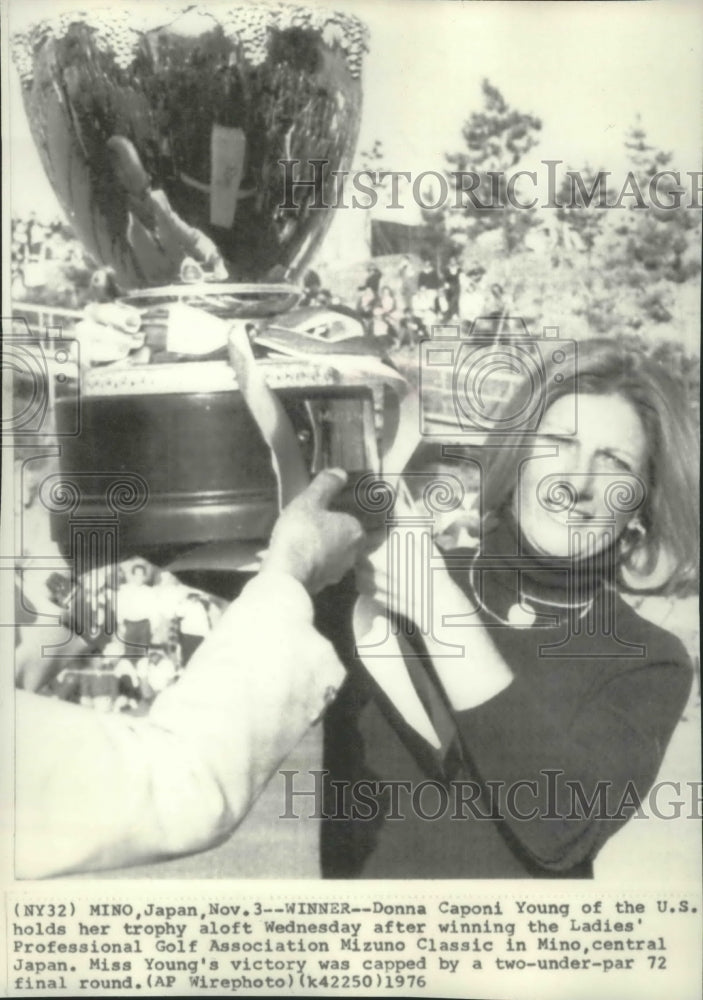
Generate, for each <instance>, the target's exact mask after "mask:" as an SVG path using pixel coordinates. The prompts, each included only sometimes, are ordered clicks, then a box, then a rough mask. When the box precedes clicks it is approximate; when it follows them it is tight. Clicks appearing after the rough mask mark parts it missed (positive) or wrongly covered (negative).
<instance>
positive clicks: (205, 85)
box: [13, 0, 366, 290]
mask: <svg viewBox="0 0 703 1000" xmlns="http://www.w3.org/2000/svg"><path fill="white" fill-rule="evenodd" d="M365 38H366V29H365V28H364V26H363V25H362V23H361V22H360V21H359V20H358V19H357V18H355V17H353V16H350V15H345V14H339V13H333V12H329V11H322V10H320V9H318V8H315V7H304V6H295V5H290V4H287V3H282V2H273V3H266V2H263V3H262V2H256V3H254V2H250V3H242V2H241V0H240V2H239V3H236V4H232V5H230V4H210V5H206V6H199V5H197V4H196V5H192V4H190V5H183V4H181V5H178V4H170V3H162V4H159V5H156V6H155V5H151V4H144V5H141V4H140V5H137V4H131V5H130V6H129V8H128V9H126V8H120V7H117V8H116V9H115V10H112V9H110V8H96V9H95V10H94V11H93V12H92V13H91V12H89V11H88V12H86V11H76V12H73V13H71V12H68V13H62V14H60V15H56V16H54V17H50V18H47V19H44V20H42V21H39V22H37V23H35V24H33V25H32V26H31V27H30V28H29V29H28V30H27V31H25V32H24V33H21V34H18V35H16V36H15V37H14V39H13V55H14V59H15V63H16V65H17V68H18V72H19V75H20V80H21V86H22V95H23V100H24V105H25V108H26V112H27V116H28V119H29V124H30V129H31V132H32V135H33V138H34V140H35V143H36V146H37V148H38V150H39V154H40V157H41V160H42V162H43V165H44V168H45V170H46V173H47V175H48V177H49V180H50V182H51V184H52V186H53V189H54V191H55V193H56V195H57V197H58V199H59V201H60V203H61V205H62V206H63V208H64V210H65V211H66V213H67V216H68V218H69V220H70V222H71V224H72V226H73V227H74V229H75V231H76V234H77V235H78V237H79V238H80V239H81V241H82V242H83V244H84V245H85V247H86V248H87V250H88V251H89V252H90V253H91V255H92V256H93V257H94V258H95V259H96V260H97V261H99V262H100V263H101V264H103V265H104V266H109V267H111V268H112V269H113V270H114V273H115V276H116V280H117V282H118V284H119V285H120V286H121V287H122V288H123V289H125V290H129V289H145V288H150V287H155V286H157V287H158V286H164V285H168V284H170V283H171V282H173V281H176V280H178V277H179V269H180V266H181V264H182V262H183V260H184V258H186V257H188V258H194V259H195V260H196V261H197V262H198V263H200V264H202V266H203V268H204V269H205V270H206V271H207V270H208V269H210V271H211V272H212V270H213V268H214V275H213V274H211V276H214V277H215V279H216V280H219V281H226V282H235V283H242V282H244V283H251V282H266V281H269V282H275V281H281V280H283V279H285V280H287V281H292V280H295V278H296V277H297V276H298V275H300V273H301V272H302V270H303V269H304V268H305V266H306V264H307V262H308V261H309V260H310V258H311V257H312V255H313V254H314V252H315V250H316V249H317V247H318V246H319V243H320V241H321V240H322V238H323V237H324V234H325V232H326V230H327V227H328V226H329V223H330V221H331V218H332V216H331V210H330V208H324V207H320V206H323V205H326V206H329V205H332V204H334V201H335V184H336V181H335V178H334V176H333V171H336V170H345V169H347V168H348V167H349V165H350V160H351V156H352V153H353V151H354V147H355V144H356V139H357V134H358V128H359V118H360V111H361V80H360V71H361V60H362V55H363V51H364V49H365V47H366V41H365ZM280 161H284V163H281V162H280ZM311 161H315V162H314V163H313V162H311ZM299 182H303V183H302V185H301V184H300V183H299ZM306 182H307V184H306Z"/></svg>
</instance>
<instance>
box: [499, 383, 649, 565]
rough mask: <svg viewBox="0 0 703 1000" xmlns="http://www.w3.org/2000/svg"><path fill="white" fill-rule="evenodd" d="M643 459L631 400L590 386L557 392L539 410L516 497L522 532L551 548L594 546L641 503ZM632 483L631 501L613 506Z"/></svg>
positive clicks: (571, 550) (583, 551)
mask: <svg viewBox="0 0 703 1000" xmlns="http://www.w3.org/2000/svg"><path fill="white" fill-rule="evenodd" d="M574 412H575V413H576V418H577V419H576V433H573V432H574V426H573V422H574V419H573V418H574ZM550 446H551V447H550ZM646 461H647V440H646V436H645V430H644V426H643V424H642V421H641V419H640V417H639V414H638V413H637V410H636V409H635V407H634V406H633V405H632V403H630V402H629V400H627V399H625V398H624V397H623V396H619V395H589V394H587V393H581V394H580V395H579V396H577V397H575V396H574V395H569V396H562V397H560V398H559V399H557V400H556V401H555V402H554V403H552V405H551V406H550V407H549V409H548V410H547V411H546V413H545V414H544V417H543V419H542V423H541V426H540V435H539V437H538V438H536V440H535V445H534V448H533V451H532V456H531V457H530V459H529V460H528V461H526V462H523V464H522V467H521V472H520V479H519V485H518V488H517V490H516V492H515V496H514V498H513V513H514V515H515V517H516V519H517V521H518V524H519V525H520V530H521V532H522V534H523V536H524V538H525V539H526V540H527V542H528V543H529V544H530V545H531V546H532V547H533V548H535V549H537V550H538V551H540V552H543V553H545V554H547V555H552V556H558V557H566V556H569V555H575V556H577V557H582V556H585V555H592V554H594V553H595V552H599V551H600V550H601V549H603V548H604V547H605V546H607V545H608V544H609V543H610V542H612V540H613V537H615V538H619V537H620V535H621V533H622V531H623V529H624V528H625V526H626V525H627V524H628V522H629V521H631V520H632V519H633V517H635V516H636V510H637V508H638V507H641V505H642V501H643V500H644V494H645V489H646V483H644V481H643V476H644V470H645V466H646ZM618 483H621V484H624V486H623V488H622V489H618V486H617V484H618ZM629 490H632V491H634V494H635V497H636V498H637V499H635V509H628V510H618V507H619V506H621V505H623V500H624V499H625V495H626V493H627V492H628V491H629ZM608 499H609V500H610V503H608ZM578 536H580V538H579V537H578Z"/></svg>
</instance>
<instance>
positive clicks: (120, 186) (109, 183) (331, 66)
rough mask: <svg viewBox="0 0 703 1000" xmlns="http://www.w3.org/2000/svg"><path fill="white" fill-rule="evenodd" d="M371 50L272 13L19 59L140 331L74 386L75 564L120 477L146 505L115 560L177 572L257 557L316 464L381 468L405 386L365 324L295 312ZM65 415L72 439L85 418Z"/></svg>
mask: <svg viewBox="0 0 703 1000" xmlns="http://www.w3.org/2000/svg"><path fill="white" fill-rule="evenodd" d="M365 47H366V30H365V28H364V26H363V25H362V24H361V22H359V21H358V20H357V19H356V18H355V17H353V16H349V15H346V14H339V13H332V12H329V11H322V10H320V9H319V8H317V7H305V6H293V5H290V4H287V3H278V2H275V3H261V2H256V3H254V2H252V3H246V4H244V3H238V4H233V5H230V4H220V3H217V4H214V3H213V4H196V5H187V6H184V5H171V4H168V3H161V4H159V5H158V7H154V6H151V5H147V4H145V5H137V4H130V5H129V7H126V8H125V7H122V8H120V7H118V8H117V9H116V10H111V9H101V10H98V9H92V10H90V11H89V12H85V11H75V12H69V13H63V14H61V15H59V16H56V17H54V18H51V19H48V20H43V21H40V22H39V23H36V24H35V25H33V26H32V27H31V28H30V29H29V30H28V31H27V32H25V33H24V34H23V35H21V36H18V37H16V38H15V39H14V56H15V61H16V64H17V67H18V70H19V73H20V78H21V83H22V88H23V97H24V103H25V107H26V110H27V115H28V118H29V122H30V126H31V130H32V134H33V136H34V139H35V142H36V144H37V147H38V149H39V153H40V155H41V158H42V161H43V164H44V167H45V169H46V172H47V175H48V177H49V179H50V181H51V183H52V186H53V188H54V191H55V192H56V194H57V196H58V198H59V200H60V202H61V204H62V205H63V207H64V209H65V211H66V213H67V215H68V217H69V219H70V221H71V223H72V225H73V226H74V228H75V231H76V233H77V234H78V235H79V237H80V238H81V240H82V241H83V242H84V244H85V246H86V248H87V249H88V250H89V252H90V253H91V254H92V255H93V256H94V257H95V258H96V260H97V261H99V262H101V263H102V264H103V265H105V266H108V267H110V268H111V269H112V270H113V272H114V277H115V281H116V283H117V285H118V287H119V288H120V290H121V292H122V301H123V302H127V303H129V304H130V305H131V306H132V307H133V308H134V309H136V310H137V311H138V313H139V317H140V330H141V335H142V336H141V340H138V343H139V345H140V346H139V349H138V350H135V351H134V352H132V353H131V354H130V355H129V356H128V357H126V358H125V359H124V360H122V361H120V362H117V363H114V362H113V363H112V364H107V365H104V364H103V365H100V364H94V365H91V366H89V367H86V366H85V365H82V367H81V380H80V432H79V433H78V434H77V435H75V436H71V435H70V434H69V435H67V436H66V437H65V438H63V439H62V440H63V443H62V456H61V471H60V474H59V476H58V477H57V479H56V481H55V482H53V483H51V484H49V485H48V486H47V488H46V491H45V492H46V496H45V498H44V499H45V502H46V503H47V505H48V506H49V507H50V508H51V509H52V511H53V513H52V525H53V533H54V536H55V538H56V539H57V540H58V541H59V542H60V543H61V544H62V545H63V547H64V549H65V550H68V549H69V548H70V545H71V540H70V539H71V530H70V524H71V518H72V517H74V516H75V512H76V509H77V507H80V511H81V512H82V516H83V517H85V516H94V517H95V518H96V519H97V520H99V519H100V518H101V517H103V516H104V515H105V511H106V503H108V501H109V502H114V497H115V491H114V489H113V490H112V493H111V492H110V490H111V487H110V482H112V480H111V478H110V477H116V479H115V481H117V482H119V479H120V476H122V477H123V478H124V477H127V478H126V480H125V482H127V483H128V484H129V485H128V486H125V487H124V490H126V493H127V494H130V491H132V492H134V494H135V497H134V500H133V502H124V503H123V505H122V508H121V513H120V517H121V522H120V532H121V546H122V552H123V553H125V552H137V551H139V552H141V553H142V554H147V555H149V554H150V555H151V556H152V557H153V558H154V559H155V561H160V562H161V563H162V564H163V563H164V560H165V561H168V556H169V555H171V554H173V550H174V549H176V550H182V549H183V548H187V547H189V546H191V547H192V546H203V545H206V544H207V543H210V544H211V545H212V544H213V543H214V544H216V545H218V544H220V543H221V542H224V541H228V542H231V541H232V540H236V541H239V542H241V541H256V540H263V539H265V538H266V537H267V535H268V532H269V531H270V528H271V526H272V523H273V521H274V519H275V517H276V514H277V510H278V508H279V506H280V504H281V503H284V502H286V501H287V500H288V499H290V496H291V495H292V493H294V492H295V490H296V489H298V488H300V486H301V484H302V480H303V479H304V477H305V476H306V475H310V474H312V473H314V472H315V471H317V470H318V469H319V468H322V467H324V466H325V465H332V464H335V465H342V466H344V467H345V468H347V469H348V471H349V472H350V474H351V481H352V483H353V482H354V481H355V479H358V478H359V477H360V476H361V475H362V474H363V473H364V472H368V471H369V470H370V471H378V461H379V459H378V455H379V450H380V449H381V448H382V443H381V442H382V440H383V436H384V434H385V439H386V443H387V440H388V438H389V434H392V431H391V432H389V428H388V421H387V420H386V421H385V426H384V414H385V415H386V416H387V415H388V414H389V413H394V414H397V404H395V403H391V404H390V405H389V404H388V398H389V396H392V397H394V398H395V397H397V395H398V391H399V385H400V382H401V381H402V380H399V379H398V378H397V377H396V376H395V374H394V373H393V371H392V370H391V369H389V368H388V367H387V366H385V365H382V364H381V363H380V361H379V360H378V358H375V357H373V356H372V355H373V348H372V347H371V348H369V347H368V346H367V342H366V341H365V340H364V336H363V328H362V327H361V325H360V324H358V323H357V321H356V320H355V319H353V318H351V317H349V316H348V315H347V316H343V315H341V314H340V316H339V317H337V318H336V319H335V318H333V319H332V321H331V322H330V321H329V317H327V321H326V322H321V321H318V320H319V318H318V320H316V319H315V317H314V316H313V317H312V318H311V317H310V316H309V315H307V314H306V315H307V326H306V324H305V323H304V322H303V323H297V322H296V319H297V318H298V316H299V315H301V314H300V311H297V312H296V310H295V304H296V302H297V299H298V294H299V292H298V288H297V286H296V284H295V282H296V281H298V279H299V278H300V276H301V274H302V272H303V270H304V269H305V267H306V266H307V264H308V262H309V261H310V260H311V258H312V255H313V254H314V253H315V251H316V249H317V248H318V246H319V244H320V241H321V240H322V239H323V237H324V234H325V232H326V230H327V228H328V225H329V223H330V221H331V217H332V216H331V211H330V210H329V209H328V208H325V207H320V206H321V205H328V204H330V203H333V202H334V188H335V178H334V176H333V172H334V171H336V170H344V169H346V168H348V167H349V165H350V160H351V156H352V153H353V150H354V146H355V142H356V138H357V133H358V127H359V117H360V108H361V80H360V73H361V63H362V56H363V52H364V49H365ZM218 324H219V325H218ZM233 324H234V326H235V327H236V330H235V335H234V336H232V335H231V329H232V325H233ZM222 330H229V331H230V333H225V334H223V333H222V332H221V331H222ZM340 331H341V333H340ZM203 345H205V346H203ZM208 345H209V346H208ZM84 346H85V345H84ZM83 353H84V355H85V351H84V352H83ZM255 355H256V357H255ZM83 361H85V356H84V358H83ZM74 388H75V387H74ZM271 390H273V395H274V397H275V402H274V403H271V398H272V395H271ZM262 401H263V402H262ZM56 412H57V422H58V425H59V430H60V429H61V424H62V420H67V419H68V418H69V414H70V419H74V413H75V406H74V403H73V401H69V400H63V399H62V398H61V394H59V398H58V399H57V403H56ZM262 412H263V416H262ZM281 429H283V436H281ZM276 442H278V444H277V445H276ZM282 442H283V443H282ZM293 451H295V453H296V455H295V456H294V457H291V456H292V452H293ZM272 454H273V462H272ZM301 465H302V467H303V471H302V472H301ZM106 484H107V485H106ZM140 491H141V492H140ZM77 495H79V499H78V500H76V496H77ZM66 497H69V501H70V502H67V501H66ZM106 498H107V500H106ZM111 498H112V499H111Z"/></svg>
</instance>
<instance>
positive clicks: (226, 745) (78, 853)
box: [15, 572, 344, 878]
mask: <svg viewBox="0 0 703 1000" xmlns="http://www.w3.org/2000/svg"><path fill="white" fill-rule="evenodd" d="M312 622H313V611H312V604H311V601H310V598H309V597H308V595H307V593H306V592H305V590H304V588H303V587H302V586H301V585H300V584H299V583H297V582H296V581H295V580H294V579H293V578H292V577H288V576H285V575H283V574H277V573H270V572H267V573H262V574H260V575H259V576H257V577H255V578H254V579H253V580H251V581H250V582H249V583H248V584H247V586H246V587H245V588H244V590H243V591H242V594H241V595H240V597H239V598H238V599H237V600H236V601H235V602H234V603H233V604H232V605H231V606H230V607H229V608H228V610H227V611H226V612H225V614H224V615H223V616H222V618H221V619H220V621H219V622H218V624H217V626H216V627H215V629H214V630H213V631H212V632H211V633H210V635H209V636H208V637H207V639H206V640H205V641H204V642H203V643H202V644H201V645H200V647H199V648H198V650H197V651H196V653H195V654H194V656H193V657H192V659H191V661H190V663H189V665H188V668H187V670H186V671H185V672H184V674H183V676H182V677H181V679H180V681H179V682H178V683H177V684H175V685H174V686H173V687H171V688H168V689H167V690H166V691H164V692H163V693H162V694H161V695H160V696H159V697H158V698H157V699H156V701H155V702H154V704H153V706H152V709H151V712H150V714H149V716H148V717H145V718H141V719H137V718H129V717H126V716H119V715H102V714H99V713H97V712H92V711H90V710H89V709H85V708H81V707H79V706H75V705H71V704H67V703H65V702H61V701H59V700H57V699H51V698H44V697H41V696H39V695H35V694H30V693H27V692H25V691H18V692H17V713H16V775H17V777H16V806H17V808H16V845H17V848H16V856H15V861H16V875H17V877H19V878H41V877H45V876H49V875H58V874H62V873H67V872H74V871H91V870H97V869H101V868H113V867H119V866H120V865H127V864H136V863H139V862H146V861H152V860H155V859H158V858H166V857H171V856H175V855H179V854H185V853H190V852H193V851H198V850H202V849H203V848H206V847H209V846H212V845H214V844H216V843H218V842H219V841H221V840H223V839H225V838H226V837H227V835H228V834H229V833H231V831H232V830H233V829H234V827H235V826H236V825H237V824H238V823H239V821H240V820H241V819H242V818H243V816H244V815H245V814H246V812H247V810H248V809H249V808H250V806H251V805H252V803H253V801H254V799H255V798H256V796H257V795H258V794H259V792H260V791H261V789H262V787H263V786H264V784H265V783H266V782H267V780H268V779H269V777H270V776H271V774H272V773H273V772H274V770H275V769H276V767H277V766H278V765H279V764H280V763H281V761H282V760H283V759H284V758H285V757H286V755H287V754H288V753H289V752H290V750H291V749H292V748H293V747H294V746H295V744H296V743H297V742H298V741H299V740H300V738H301V737H302V735H303V734H304V733H305V731H306V730H307V729H308V727H309V726H310V725H311V723H312V722H314V721H315V720H316V719H317V718H318V717H319V716H320V714H321V713H322V711H323V710H324V708H325V705H326V704H327V702H328V701H329V700H330V698H331V697H332V695H333V694H334V692H335V691H336V689H337V688H338V687H339V685H340V684H341V682H342V680H343V677H344V669H343V667H342V666H341V664H340V662H339V660H338V658H337V656H336V654H335V652H334V650H333V648H332V646H331V645H330V643H328V642H327V640H325V639H323V638H322V636H321V635H320V634H319V633H318V632H317V631H316V630H315V628H314V627H313V623H312Z"/></svg>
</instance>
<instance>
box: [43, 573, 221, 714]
mask: <svg viewBox="0 0 703 1000" xmlns="http://www.w3.org/2000/svg"><path fill="white" fill-rule="evenodd" d="M116 583H117V586H116V587H113V586H111V585H110V583H109V582H103V583H102V584H101V585H100V586H98V587H97V589H93V584H92V578H86V579H84V580H81V581H79V582H78V583H77V584H74V583H72V581H71V578H70V576H69V575H68V574H67V573H60V572H54V573H52V574H51V575H50V576H49V577H48V578H47V580H46V589H47V592H48V596H49V599H50V601H51V603H52V604H54V605H55V606H56V607H58V608H59V609H60V612H61V619H62V622H63V623H64V624H65V625H66V626H67V627H69V628H70V629H71V631H72V632H73V631H75V630H76V628H77V627H78V625H79V623H82V624H83V626H84V628H83V638H84V641H85V645H86V649H85V652H84V654H83V655H82V656H81V657H79V658H76V660H75V661H69V662H70V665H68V666H66V667H65V668H64V669H63V670H61V671H60V672H59V673H58V674H56V676H55V677H53V678H51V679H50V680H49V682H48V684H47V685H46V687H45V689H44V690H43V692H42V693H44V694H51V695H55V696H57V697H60V698H62V699H64V700H66V701H71V702H74V703H76V704H81V705H86V706H89V707H92V708H95V709H97V710H98V711H103V712H130V713H132V714H143V713H144V712H146V711H147V710H148V707H149V705H150V704H151V702H152V701H153V699H154V698H155V697H156V695H157V694H158V693H159V692H160V691H162V690H164V688H166V687H168V686H169V685H170V684H173V683H175V682H176V681H177V680H178V678H179V676H180V674H181V671H182V670H183V668H184V667H185V666H186V665H187V663H188V661H189V660H190V658H191V656H192V655H193V653H194V652H195V650H196V649H197V648H198V646H199V645H200V643H201V642H202V641H203V639H204V638H205V637H206V635H207V634H208V632H209V631H210V630H211V629H212V628H213V626H214V624H215V622H216V621H217V619H218V618H219V616H220V614H221V608H220V605H219V604H218V603H217V602H216V600H215V599H214V598H210V597H209V596H207V595H205V594H204V593H202V592H201V591H196V590H191V589H189V588H188V587H186V586H185V585H184V584H183V583H181V582H180V581H179V580H177V579H176V577H175V576H173V574H171V573H168V572H167V571H165V570H158V569H156V568H155V567H154V566H152V565H151V564H149V563H147V562H146V561H143V560H141V559H135V560H131V561H130V562H127V563H122V564H120V566H119V567H118V579H117V581H116ZM25 603H26V597H25ZM25 617H26V609H25ZM86 625H87V628H85V626H86Z"/></svg>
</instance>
